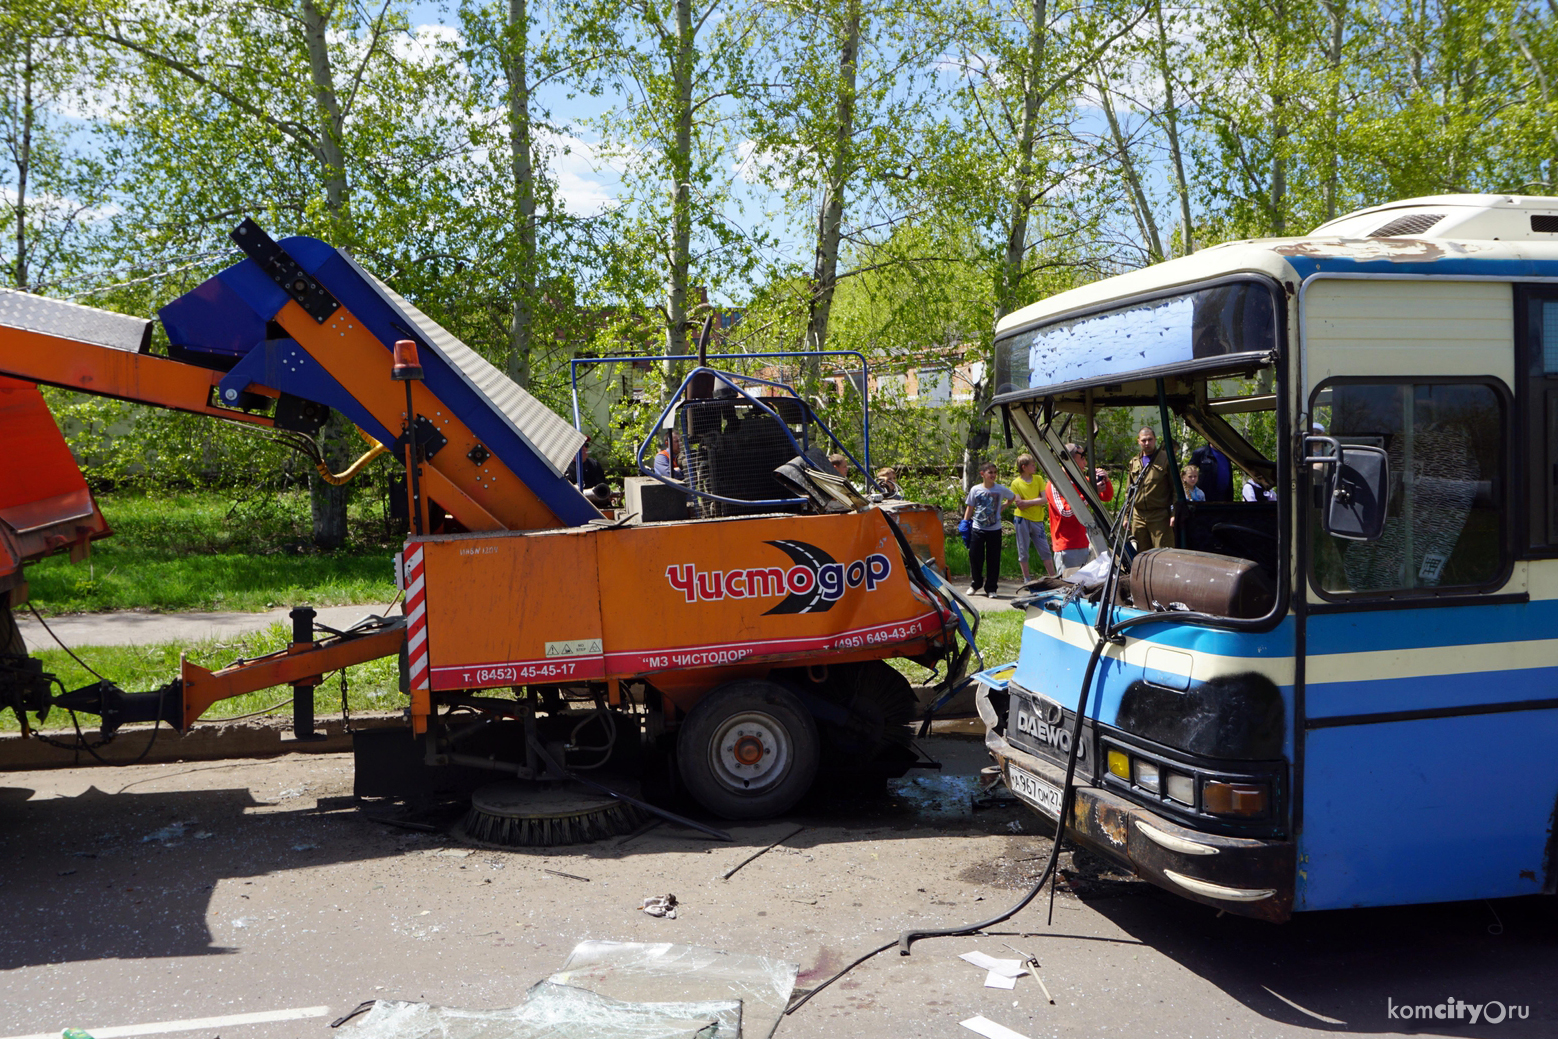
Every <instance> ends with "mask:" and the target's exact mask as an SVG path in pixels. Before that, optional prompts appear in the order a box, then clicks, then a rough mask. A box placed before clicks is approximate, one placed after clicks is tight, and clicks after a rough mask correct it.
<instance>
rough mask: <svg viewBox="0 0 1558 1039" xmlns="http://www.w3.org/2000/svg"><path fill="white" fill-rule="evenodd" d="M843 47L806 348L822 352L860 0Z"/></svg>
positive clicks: (849, 154)
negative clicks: (831, 152) (835, 119)
mask: <svg viewBox="0 0 1558 1039" xmlns="http://www.w3.org/2000/svg"><path fill="white" fill-rule="evenodd" d="M844 18H845V24H844V32H843V39H842V41H841V44H840V47H839V80H838V108H837V120H838V121H837V123H836V125H835V126H834V137H833V155H832V157H831V159H832V161H831V162H830V163H829V164H828V165H829V168H828V171H827V182H826V185H825V187H824V194H823V198H822V205H821V207H820V209H819V212H818V214H817V254H816V259H815V261H814V263H813V265H812V284H811V301H810V302H811V307H810V310H811V313H810V318H809V320H808V322H807V326H806V347H807V349H809V350H822V349H825V348H826V345H827V341H828V316H829V314H830V313H831V312H832V309H833V292H834V289H835V288H836V287H837V284H838V260H839V239H840V237H841V234H842V230H843V226H844V191H845V185H846V183H847V182H848V180H849V174H850V169H851V167H852V166H853V165H854V137H855V82H856V73H857V69H858V63H859V51H860V0H849V3H848V5H847V7H846V10H845V14H844Z"/></svg>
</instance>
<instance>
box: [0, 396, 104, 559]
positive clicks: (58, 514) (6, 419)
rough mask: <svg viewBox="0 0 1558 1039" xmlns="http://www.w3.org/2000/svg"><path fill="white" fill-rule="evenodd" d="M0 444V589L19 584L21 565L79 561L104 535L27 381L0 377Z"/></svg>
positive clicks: (68, 455) (75, 470) (97, 515)
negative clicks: (66, 554) (67, 556)
mask: <svg viewBox="0 0 1558 1039" xmlns="http://www.w3.org/2000/svg"><path fill="white" fill-rule="evenodd" d="M0 443H3V444H5V450H6V455H7V459H8V461H7V463H6V478H5V479H4V480H0V522H3V523H4V525H5V528H6V531H5V533H6V537H5V538H4V541H5V542H8V544H6V545H5V547H4V548H3V549H0V587H3V588H8V587H14V586H15V585H16V584H17V583H18V582H19V581H20V573H21V567H22V564H23V563H26V562H31V561H33V560H35V559H41V558H43V557H44V556H46V555H48V554H50V553H52V552H58V551H62V550H68V551H70V552H71V553H72V554H73V555H77V556H79V555H80V554H82V553H84V552H85V551H86V548H87V545H88V543H89V542H91V540H92V539H93V538H100V537H104V536H105V535H107V534H108V533H109V529H108V521H107V520H105V519H104V518H103V514H102V513H101V512H100V511H98V507H97V502H96V501H95V500H94V499H93V497H92V492H91V491H90V490H88V489H87V482H86V479H85V478H84V477H83V476H82V475H81V470H80V468H78V467H77V465H76V460H75V458H74V457H73V456H72V455H71V453H70V448H69V447H67V446H66V445H65V438H64V437H63V436H62V435H61V434H60V430H59V426H58V425H56V424H55V422H54V416H53V415H52V414H50V412H49V406H48V404H46V403H45V402H44V399H43V394H42V393H41V392H39V390H38V387H37V386H35V385H33V384H32V383H30V382H22V381H20V380H18V379H7V378H4V377H0Z"/></svg>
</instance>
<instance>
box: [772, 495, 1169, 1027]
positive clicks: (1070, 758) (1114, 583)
mask: <svg viewBox="0 0 1558 1039" xmlns="http://www.w3.org/2000/svg"><path fill="white" fill-rule="evenodd" d="M1145 473H1146V469H1145V467H1144V468H1143V470H1142V472H1141V473H1139V474H1138V475H1137V478H1136V480H1135V482H1133V483H1132V484H1131V486H1130V487H1129V488H1128V489H1127V493H1126V503H1125V504H1126V508H1127V509H1128V508H1129V507H1130V506H1131V505H1132V504H1133V503H1134V502H1135V500H1136V492H1137V491H1139V490H1140V488H1141V482H1142V477H1143V476H1144V475H1145ZM1124 515H1125V511H1124V510H1121V519H1120V521H1119V522H1118V523H1117V524H1116V525H1115V528H1114V530H1113V531H1111V534H1112V535H1113V542H1112V544H1111V545H1110V546H1109V547H1110V549H1111V551H1112V553H1113V555H1112V560H1113V565H1111V566H1110V568H1109V574H1108V576H1107V577H1106V578H1105V579H1104V585H1103V589H1102V594H1101V595H1100V596H1099V603H1098V623H1097V625H1096V626H1095V630H1096V634H1097V638H1096V640H1095V641H1094V643H1093V651H1092V653H1090V654H1089V655H1088V658H1087V669H1086V670H1085V671H1084V672H1083V674H1082V688H1081V690H1080V691H1079V692H1078V694H1077V705H1076V711H1075V712H1074V714H1073V716H1072V720H1071V749H1070V750H1069V751H1067V752H1066V780H1065V783H1064V784H1063V785H1062V787H1061V791H1060V817H1059V818H1058V819H1057V820H1056V823H1055V839H1054V841H1053V842H1052V843H1051V844H1050V852H1049V859H1048V860H1047V861H1046V862H1045V863H1044V869H1043V870H1041V871H1040V872H1039V876H1038V879H1037V880H1035V881H1034V882H1033V886H1032V887H1030V888H1029V889H1028V891H1027V892H1026V893H1025V894H1024V895H1023V896H1022V898H1020V899H1018V900H1017V902H1016V903H1015V904H1013V905H1012V906H1011V907H1010V908H1009V909H1006V910H1004V911H1002V912H1000V913H998V914H996V915H995V916H992V917H990V918H989V919H988V920H981V921H980V922H978V923H975V924H963V925H961V926H958V927H940V928H927V929H922V930H912V931H904V932H903V933H902V934H900V935H899V936H898V939H897V940H896V941H892V942H888V943H886V944H885V945H879V946H877V947H876V948H875V949H872V950H871V951H870V952H868V953H866V954H865V955H863V956H861V957H859V958H858V959H856V960H855V961H854V962H852V963H850V964H849V965H848V966H846V967H844V968H843V969H842V970H840V971H838V972H837V973H835V974H834V975H833V976H832V977H830V978H828V979H827V980H826V981H824V982H823V983H822V984H820V985H818V986H817V987H816V988H814V989H812V990H811V991H810V992H808V993H806V995H804V996H802V997H801V998H800V999H798V1000H796V1001H795V1002H794V1003H792V1004H790V1005H789V1006H788V1007H786V1008H785V1011H784V1012H785V1014H787V1015H788V1014H793V1013H795V1012H796V1011H797V1010H799V1009H800V1008H801V1007H803V1006H805V1005H806V1003H807V1001H808V1000H810V999H811V998H812V997H813V996H815V995H816V994H817V993H819V992H821V991H822V990H823V989H825V988H827V987H828V986H829V985H831V984H833V983H834V982H835V981H837V980H839V979H840V978H842V977H843V976H844V975H846V974H848V973H849V972H850V971H852V970H854V969H855V968H856V967H858V966H860V965H861V964H862V963H865V962H866V961H867V960H869V959H871V958H872V957H873V956H876V955H877V954H879V953H883V952H886V951H887V950H888V949H891V948H892V947H893V946H894V945H896V946H898V953H899V955H902V956H908V955H909V950H910V948H911V947H912V946H913V945H914V943H915V942H917V941H919V940H920V939H922V938H955V937H958V936H960V935H968V934H976V933H978V932H979V931H982V930H984V929H985V928H987V927H993V926H995V925H996V924H999V923H1004V922H1005V921H1007V920H1010V919H1011V918H1012V917H1014V916H1016V915H1017V914H1018V913H1020V912H1022V911H1023V910H1024V909H1025V908H1027V906H1028V904H1029V903H1031V902H1032V901H1033V900H1034V898H1036V897H1037V896H1038V894H1039V892H1040V891H1043V890H1044V885H1045V884H1046V883H1048V882H1049V881H1050V880H1051V879H1052V878H1053V877H1054V876H1055V869H1056V865H1057V864H1058V863H1059V861H1060V846H1061V844H1062V843H1063V842H1064V840H1065V836H1066V824H1067V822H1068V821H1069V820H1070V818H1071V808H1072V802H1073V800H1074V798H1075V795H1076V768H1077V755H1078V754H1079V753H1080V752H1081V749H1082V721H1083V719H1084V718H1085V717H1086V712H1087V698H1088V695H1089V693H1090V692H1091V690H1092V687H1093V675H1094V674H1096V673H1097V670H1098V661H1099V660H1100V659H1101V658H1102V657H1103V653H1104V647H1105V646H1107V645H1108V644H1109V641H1110V638H1111V637H1113V636H1114V635H1116V634H1117V633H1118V629H1116V628H1112V627H1111V625H1110V623H1109V619H1108V618H1109V613H1110V611H1111V609H1112V604H1113V601H1114V595H1115V589H1116V588H1117V587H1118V583H1119V574H1120V571H1121V570H1122V569H1123V567H1122V565H1121V562H1120V551H1121V550H1122V549H1123V548H1124V542H1125V537H1126V526H1125V521H1124ZM1142 619H1145V618H1142ZM1129 623H1130V622H1129V621H1127V622H1126V623H1125V624H1122V625H1120V627H1125V626H1128V624H1129ZM1050 899H1051V910H1052V912H1053V906H1054V893H1053V891H1051V895H1050Z"/></svg>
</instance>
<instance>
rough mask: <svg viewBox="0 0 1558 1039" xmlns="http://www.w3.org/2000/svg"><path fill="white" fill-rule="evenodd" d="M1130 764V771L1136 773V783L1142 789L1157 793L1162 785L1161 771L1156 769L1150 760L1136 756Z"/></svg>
mask: <svg viewBox="0 0 1558 1039" xmlns="http://www.w3.org/2000/svg"><path fill="white" fill-rule="evenodd" d="M1131 764H1132V765H1133V766H1134V767H1133V769H1132V771H1133V772H1134V773H1135V774H1136V775H1135V778H1136V785H1137V786H1139V787H1141V788H1142V789H1143V790H1151V791H1152V792H1153V793H1154V794H1156V793H1158V791H1159V789H1160V788H1161V786H1162V773H1161V772H1159V771H1158V766H1157V765H1156V764H1155V763H1153V762H1151V761H1143V760H1142V759H1141V758H1137V759H1136V760H1135V761H1134V762H1132V763H1131Z"/></svg>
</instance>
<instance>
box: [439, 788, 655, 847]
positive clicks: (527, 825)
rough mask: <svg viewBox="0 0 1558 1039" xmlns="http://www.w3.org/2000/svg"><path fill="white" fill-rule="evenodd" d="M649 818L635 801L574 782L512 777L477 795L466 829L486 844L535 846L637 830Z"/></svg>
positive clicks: (467, 834)
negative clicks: (597, 791) (540, 782)
mask: <svg viewBox="0 0 1558 1039" xmlns="http://www.w3.org/2000/svg"><path fill="white" fill-rule="evenodd" d="M649 819H650V816H649V815H648V814H647V813H646V812H644V811H643V810H642V809H640V808H638V807H637V806H635V805H631V804H628V803H627V802H625V801H618V800H616V799H614V798H611V797H606V796H603V795H601V794H597V793H594V792H592V791H588V790H583V789H580V788H579V787H577V786H574V785H572V784H555V785H554V784H544V785H543V784H539V783H525V782H520V781H518V780H509V781H507V782H503V783H494V784H492V785H491V786H485V787H482V788H481V789H479V790H477V791H476V792H475V793H474V794H472V795H471V808H470V811H468V812H467V813H466V814H465V820H464V821H463V822H462V823H461V824H460V831H461V833H462V834H463V836H465V837H466V838H468V839H469V840H472V841H476V842H477V843H480V844H495V845H501V846H503V847H508V848H535V847H549V846H553V845H560V844H588V843H589V842H590V841H598V840H601V839H603V838H606V837H614V836H617V835H619V834H627V833H632V832H633V831H634V830H636V829H638V827H640V826H641V825H643V824H644V823H645V822H647V821H648V820H649Z"/></svg>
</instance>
